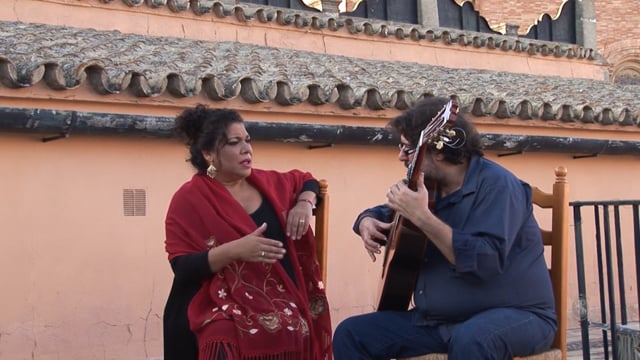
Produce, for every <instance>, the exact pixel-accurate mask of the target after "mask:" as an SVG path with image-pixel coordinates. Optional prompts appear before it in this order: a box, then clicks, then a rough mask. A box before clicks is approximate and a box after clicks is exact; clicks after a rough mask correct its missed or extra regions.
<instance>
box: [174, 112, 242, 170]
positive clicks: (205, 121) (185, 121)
mask: <svg viewBox="0 0 640 360" xmlns="http://www.w3.org/2000/svg"><path fill="white" fill-rule="evenodd" d="M242 122H244V120H243V119H242V116H240V114H239V113H238V112H237V111H235V110H232V109H210V108H209V107H207V106H206V105H203V104H198V105H196V106H195V107H193V108H188V109H185V110H184V111H182V113H180V115H178V116H177V117H176V119H175V127H174V130H175V133H176V135H177V136H178V137H179V138H181V139H182V140H183V141H184V143H185V144H186V145H187V146H188V147H189V154H190V158H189V159H188V160H189V161H190V162H191V164H192V165H193V167H195V168H196V169H197V170H198V171H199V172H205V171H206V170H207V168H208V167H209V163H207V160H206V159H205V158H204V156H203V155H202V151H203V150H204V151H210V150H213V149H216V150H217V149H219V148H220V147H222V146H223V145H224V144H225V143H226V142H227V135H226V132H227V128H228V127H229V125H231V124H235V123H242Z"/></svg>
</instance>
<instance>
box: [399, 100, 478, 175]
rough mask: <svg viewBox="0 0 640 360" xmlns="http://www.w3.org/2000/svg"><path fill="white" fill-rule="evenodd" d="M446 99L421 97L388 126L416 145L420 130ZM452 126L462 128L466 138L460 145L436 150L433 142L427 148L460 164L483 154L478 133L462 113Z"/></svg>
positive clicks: (444, 103)
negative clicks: (473, 156)
mask: <svg viewBox="0 0 640 360" xmlns="http://www.w3.org/2000/svg"><path fill="white" fill-rule="evenodd" d="M448 101H449V99H447V98H443V97H426V98H423V99H422V100H420V101H418V102H416V103H415V104H414V105H413V106H412V107H411V108H409V109H408V110H406V111H405V112H404V113H402V114H401V115H399V116H397V117H395V118H393V119H391V121H389V124H388V126H389V127H391V129H392V131H393V132H394V133H396V135H398V136H400V135H404V137H405V138H406V139H407V140H408V141H409V142H410V143H411V145H412V146H417V144H418V142H419V140H420V132H421V131H422V130H423V129H424V128H425V127H426V126H427V125H428V124H429V123H430V122H431V120H432V119H433V118H434V117H435V116H436V115H437V114H438V112H440V110H442V109H443V108H444V106H445V105H446V104H447V102H448ZM453 127H454V128H458V129H460V130H462V132H464V134H465V139H466V140H465V142H464V144H463V145H462V146H460V147H458V148H453V147H449V146H444V147H442V149H439V150H438V149H437V148H436V145H435V144H429V145H427V146H428V147H429V148H428V149H429V150H430V151H437V152H440V153H442V154H444V157H445V160H446V161H447V162H450V163H452V164H462V163H463V162H464V160H465V159H469V158H470V157H471V156H472V155H478V156H483V155H484V152H483V151H482V140H481V138H480V134H478V131H477V130H476V129H475V127H474V126H473V124H471V122H470V121H469V120H467V119H466V118H465V117H464V115H462V114H461V113H458V114H457V116H456V119H455V122H454V125H453Z"/></svg>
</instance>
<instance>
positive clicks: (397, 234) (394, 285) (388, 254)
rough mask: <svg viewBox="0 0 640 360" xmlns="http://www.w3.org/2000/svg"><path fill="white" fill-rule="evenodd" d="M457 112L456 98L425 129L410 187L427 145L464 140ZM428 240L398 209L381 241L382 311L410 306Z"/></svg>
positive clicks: (411, 167)
mask: <svg viewBox="0 0 640 360" xmlns="http://www.w3.org/2000/svg"><path fill="white" fill-rule="evenodd" d="M457 113H458V103H457V102H456V101H455V100H453V99H452V100H450V101H449V102H448V103H447V104H446V105H445V106H444V107H443V108H442V110H440V112H438V114H436V116H434V117H433V119H431V121H430V122H429V123H428V124H427V126H426V127H425V128H424V129H423V130H422V131H421V133H420V139H419V141H418V144H417V147H416V152H415V155H414V156H413V158H412V160H411V162H410V164H409V166H408V174H407V179H406V184H407V186H408V187H409V189H411V190H413V191H416V190H417V181H418V174H419V173H420V171H421V170H420V167H421V165H422V162H423V159H424V156H425V152H426V149H427V145H429V144H431V145H434V146H435V148H436V149H441V148H442V147H443V146H449V147H451V148H456V147H460V146H462V145H463V144H464V142H465V136H464V132H463V131H461V130H458V131H456V130H455V128H451V124H452V123H453V122H455V117H456V114H457ZM426 185H427V189H429V194H430V195H431V196H433V195H434V194H435V193H436V185H435V184H426ZM429 202H430V203H429V207H432V206H433V203H434V199H430V201H429ZM427 241H428V239H427V237H426V235H425V234H424V233H423V232H422V231H420V230H419V229H417V228H416V226H415V225H413V224H412V223H411V222H410V221H409V220H407V219H405V218H403V217H402V216H400V215H398V214H397V213H396V214H395V215H394V219H393V223H392V226H391V231H390V232H389V236H388V237H387V242H386V243H385V244H381V245H384V246H385V253H384V261H383V264H382V279H381V281H380V285H379V288H378V307H377V310H378V311H384V310H398V311H406V310H407V309H408V308H409V305H410V304H411V299H412V298H413V291H414V290H415V285H416V281H417V280H418V275H419V273H420V268H421V266H422V262H423V261H424V255H425V250H426V247H427Z"/></svg>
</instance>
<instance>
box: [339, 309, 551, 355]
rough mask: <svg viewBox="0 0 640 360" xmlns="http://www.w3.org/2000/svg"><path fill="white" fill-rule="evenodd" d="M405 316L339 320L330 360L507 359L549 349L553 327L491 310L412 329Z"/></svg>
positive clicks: (512, 311) (393, 314) (531, 318)
mask: <svg viewBox="0 0 640 360" xmlns="http://www.w3.org/2000/svg"><path fill="white" fill-rule="evenodd" d="M414 316H415V314H414V313H413V312H410V311H402V312H400V311H381V312H373V313H369V314H364V315H358V316H354V317H350V318H348V319H345V320H344V321H342V322H341V323H340V324H339V325H338V327H337V328H336V330H335V332H334V335H333V356H334V360H359V359H363V360H364V359H367V360H372V359H375V360H387V359H393V358H403V357H410V356H417V355H424V354H429V353H448V354H449V356H448V358H449V360H473V359H482V360H493V359H496V360H497V359H499V360H507V359H509V360H512V359H513V357H514V356H527V355H531V354H535V353H538V352H542V351H544V350H548V349H549V348H550V346H551V343H552V342H553V337H554V336H555V331H556V327H555V325H554V324H552V323H551V322H550V321H548V320H545V319H543V318H540V317H538V316H537V315H535V314H533V313H531V312H528V311H523V310H517V309H511V308H498V309H491V310H487V311H484V312H482V313H479V314H477V315H475V316H473V317H472V318H470V319H468V320H466V321H464V322H461V323H451V324H443V325H436V326H422V325H414V324H413V322H412V319H413V317H414Z"/></svg>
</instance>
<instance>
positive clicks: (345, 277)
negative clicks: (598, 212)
mask: <svg viewBox="0 0 640 360" xmlns="http://www.w3.org/2000/svg"><path fill="white" fill-rule="evenodd" d="M0 19H2V20H21V21H31V22H46V23H50V24H67V25H70V26H78V27H93V28H98V29H119V30H121V31H123V32H135V33H143V34H153V35H169V36H179V37H189V38H201V39H204V40H213V41H217V40H238V41H244V42H251V43H256V44H261V45H269V46H283V47H290V48H298V49H302V50H313V51H322V52H326V53H330V54H342V55H350V56H358V57H362V58H377V59H386V60H403V61H419V62H425V63H432V64H439V65H447V66H452V67H480V68H489V69H493V70H511V71H522V72H526V73H531V74H558V75H562V76H576V77H589V78H602V73H603V68H602V66H601V65H600V64H597V63H592V62H587V61H581V60H568V59H556V58H554V59H547V58H541V57H528V56H527V55H526V54H520V55H516V54H505V53H504V52H502V51H500V50H493V51H489V50H483V49H460V48H457V47H456V46H447V47H444V46H442V45H437V44H435V45H429V46H427V45H424V44H416V43H412V42H410V41H399V40H380V39H376V42H372V40H373V38H367V37H364V36H349V35H347V34H346V33H345V32H335V33H334V32H329V31H307V30H301V29H295V28H293V27H287V28H279V27H277V26H275V25H265V24H259V23H256V22H252V23H248V24H240V23H238V22H236V21H234V20H233V19H222V20H220V19H215V21H216V24H215V25H216V26H215V27H214V28H213V29H212V26H211V22H212V21H214V19H212V17H211V15H209V16H205V17H195V16H193V15H192V14H190V13H184V14H178V15H177V14H173V13H170V12H169V11H168V10H166V9H160V10H153V9H150V8H148V7H144V6H142V7H138V8H128V7H126V6H125V5H123V4H122V3H121V2H119V1H116V2H113V3H111V4H103V3H101V2H99V1H97V0H94V1H92V0H85V1H80V0H76V1H72V0H43V1H35V0H20V1H17V0H2V1H0ZM294 38H295V39H297V40H298V41H291V39H294ZM299 39H303V40H304V41H299ZM469 53H473V56H470V55H469ZM469 59H473V62H472V61H471V60H469ZM198 101H202V100H201V99H192V98H185V99H175V98H170V97H168V96H164V95H163V96H159V97H156V98H146V99H140V98H134V97H131V96H129V95H128V94H118V95H110V96H102V95H98V94H96V93H93V92H92V91H90V90H89V89H87V88H86V87H85V86H84V85H83V86H81V87H80V88H78V89H75V90H71V91H64V92H56V91H53V90H51V89H49V88H47V87H46V86H43V85H41V84H39V85H36V86H33V87H31V88H26V89H7V88H5V87H2V86H0V103H2V106H7V107H34V108H46V109H73V110H78V111H101V112H112V113H136V114H153V115H163V116H173V115H175V114H176V113H177V112H178V111H179V110H180V109H181V108H183V107H185V106H190V105H193V104H195V103H196V102H198ZM216 105H218V106H228V107H233V108H237V109H239V110H241V111H242V113H243V115H244V116H245V118H246V119H247V120H262V121H291V122H293V121H295V122H312V123H320V124H329V123H331V124H352V125H354V124H358V125H372V126H382V125H384V124H385V123H386V120H387V119H388V118H390V117H391V116H393V115H395V114H397V112H396V111H393V110H385V111H378V112H373V111H370V110H366V109H354V110H350V111H344V110H341V109H339V108H338V107H335V106H333V105H325V106H320V107H314V106H311V105H308V104H303V105H296V106H294V107H279V106H277V105H274V104H272V103H267V104H253V105H250V104H246V103H243V102H241V101H240V100H232V101H227V102H224V103H223V104H216ZM474 121H475V122H476V123H477V124H478V126H479V128H480V130H481V131H484V132H498V133H500V132H503V133H527V134H537V135H553V136H580V137H587V138H588V137H592V138H604V139H627V140H629V139H637V136H638V132H639V131H637V129H635V130H628V131H627V132H622V131H616V130H619V129H616V128H615V127H614V126H610V127H608V128H607V129H612V130H607V131H603V129H601V128H600V127H599V126H598V125H595V124H593V125H576V124H557V123H551V124H550V123H547V122H543V121H535V120H532V121H527V122H523V121H519V120H514V119H501V120H499V119H494V118H476V119H474ZM254 150H255V165H256V166H257V167H262V168H276V169H283V170H284V169H289V168H292V167H298V168H302V169H305V170H309V171H311V172H313V173H314V174H315V175H316V176H317V177H318V178H324V179H327V180H328V181H329V191H330V194H331V196H332V198H331V199H332V200H331V204H332V206H331V212H330V226H329V237H330V244H329V266H328V277H329V278H328V292H329V298H330V303H331V311H332V316H333V322H334V324H336V323H337V322H338V321H340V320H342V319H343V318H345V317H347V316H350V315H354V314H359V313H362V312H365V311H370V310H373V308H374V305H373V304H374V298H375V296H376V289H377V285H378V276H379V272H380V264H379V263H371V262H370V260H369V258H368V256H367V255H366V253H365V252H364V250H363V248H362V245H361V242H360V240H359V239H358V238H357V237H356V236H355V235H354V234H353V233H352V232H351V225H352V221H353V219H354V218H355V216H356V215H357V214H358V212H359V211H361V210H362V209H364V208H365V207H368V206H372V205H375V204H378V203H380V202H383V201H384V195H385V193H386V190H387V189H388V187H389V186H390V185H391V184H392V183H394V182H395V181H397V180H398V179H400V178H401V177H402V176H403V175H404V169H402V167H401V164H400V163H399V162H397V161H396V152H395V148H392V147H382V146H334V147H329V148H321V149H315V150H308V149H307V148H306V147H305V146H304V145H301V144H281V143H266V142H258V143H256V144H255V147H254ZM185 157H186V149H185V148H184V147H183V146H182V145H180V144H178V143H176V142H175V141H173V140H167V139H144V138H123V137H90V136H75V135H72V136H71V137H70V138H68V139H61V140H56V141H52V142H48V143H42V142H41V141H40V137H39V136H38V135H34V134H7V133H2V134H0V174H1V179H2V186H1V187H0V199H1V200H2V201H1V202H0V286H1V289H2V294H3V295H2V306H0V359H10V360H22V359H47V360H48V359H65V360H67V359H68V360H75V359H77V360H87V359H118V360H119V359H147V360H151V359H154V360H156V359H161V357H162V333H161V317H162V310H163V307H164V301H165V299H166V296H167V293H168V291H169V286H170V282H171V272H170V269H169V266H168V262H167V259H166V255H165V253H164V249H163V240H164V232H163V220H164V214H165V211H166V207H167V204H168V202H169V199H170V197H171V195H172V193H173V191H175V189H176V188H177V187H178V186H179V185H180V184H181V183H182V182H183V181H185V180H187V179H188V178H189V177H190V176H191V173H192V170H191V168H190V167H189V166H188V164H187V163H185V161H184V159H185ZM488 157H489V158H491V159H494V160H496V161H497V162H499V163H501V164H503V165H505V166H506V167H507V168H509V169H511V170H512V171H514V172H515V173H516V174H518V175H519V176H521V177H522V178H523V179H524V180H526V181H528V182H530V183H532V184H536V185H539V186H540V187H542V188H543V189H545V190H550V186H551V183H552V182H553V180H554V174H553V169H554V168H555V167H556V166H557V165H565V166H566V167H567V168H568V169H569V183H570V186H571V196H570V197H571V200H591V199H631V198H636V199H637V198H640V185H639V184H638V182H637V181H634V179H637V178H639V177H640V166H637V163H638V159H637V158H635V157H630V156H598V157H593V158H582V159H574V158H572V156H571V155H569V154H534V153H525V154H522V155H515V156H506V157H498V156H497V154H496V153H489V154H488ZM128 188H140V189H144V190H145V191H146V194H147V213H146V216H143V217H125V216H123V209H122V207H123V204H122V191H123V189H128ZM545 221H546V219H545V218H544V217H541V222H545ZM570 233H571V234H572V233H573V228H572V229H570ZM570 254H571V255H570V264H569V269H570V271H571V273H570V274H569V280H570V289H569V292H570V294H571V295H570V299H569V304H570V305H572V304H574V303H575V302H576V298H577V295H576V294H577V290H576V282H575V273H574V271H575V270H574V269H575V263H574V258H573V254H574V252H573V248H570ZM587 256H588V259H589V261H590V263H591V264H592V263H593V262H594V259H595V255H594V254H592V253H588V254H587ZM591 269H593V267H591ZM591 288H593V286H592V287H591ZM569 325H570V326H571V327H577V326H578V323H577V320H576V317H575V315H572V316H570V324H569Z"/></svg>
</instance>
